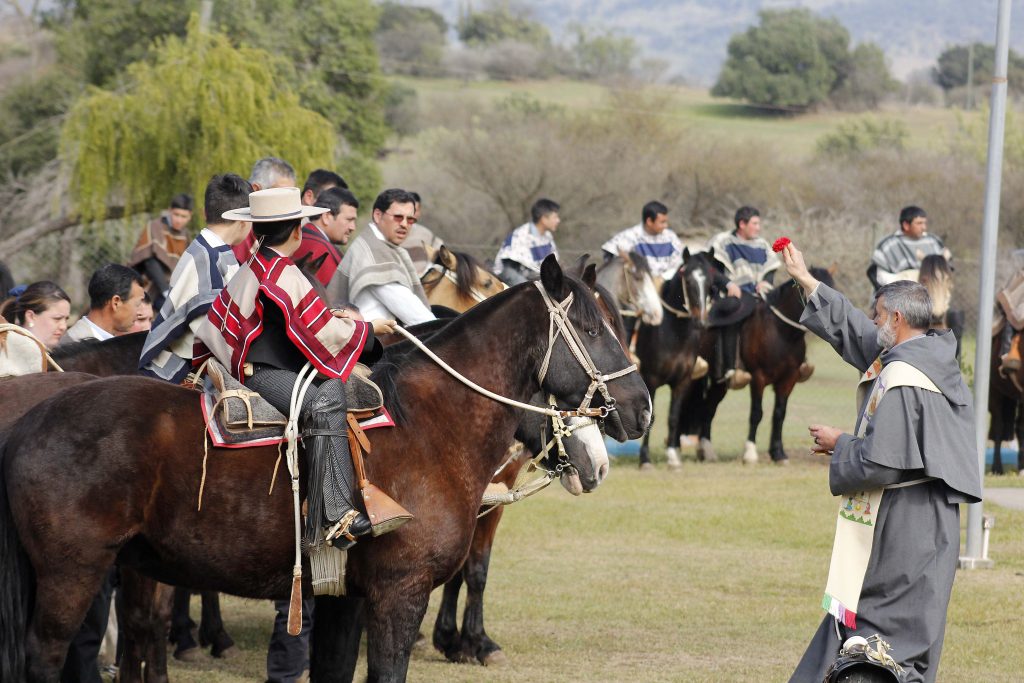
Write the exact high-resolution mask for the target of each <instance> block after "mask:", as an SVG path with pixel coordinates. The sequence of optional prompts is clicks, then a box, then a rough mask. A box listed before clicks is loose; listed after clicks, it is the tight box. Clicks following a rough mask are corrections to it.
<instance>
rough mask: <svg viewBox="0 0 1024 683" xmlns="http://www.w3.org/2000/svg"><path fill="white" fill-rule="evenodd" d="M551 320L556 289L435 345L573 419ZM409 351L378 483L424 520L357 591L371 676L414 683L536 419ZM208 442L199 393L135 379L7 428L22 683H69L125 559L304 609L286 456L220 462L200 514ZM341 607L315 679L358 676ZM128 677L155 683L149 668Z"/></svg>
mask: <svg viewBox="0 0 1024 683" xmlns="http://www.w3.org/2000/svg"><path fill="white" fill-rule="evenodd" d="M541 280H542V282H543V291H545V292H547V294H548V295H549V296H551V297H553V298H554V299H556V300H562V299H565V298H566V297H567V296H569V295H572V296H573V298H574V299H573V304H572V306H571V308H570V310H569V314H568V318H569V321H570V322H571V324H572V326H573V328H574V329H575V330H576V331H577V332H578V334H579V337H580V339H581V341H582V344H583V347H584V348H585V349H586V350H587V352H588V354H589V355H590V356H591V358H592V359H593V361H594V364H595V365H596V366H597V367H599V368H600V369H601V370H602V371H603V372H614V371H617V370H620V369H622V368H624V367H625V366H626V365H627V363H628V361H627V360H626V358H625V357H624V354H623V353H622V350H621V348H620V347H619V346H618V342H617V340H615V339H614V337H613V335H611V334H608V333H607V332H606V330H605V327H604V323H603V321H602V320H601V318H600V315H599V314H598V312H597V310H596V307H595V305H594V303H593V301H592V299H591V298H590V294H589V292H588V290H587V289H586V288H585V287H584V286H582V285H580V284H579V283H577V282H575V281H573V280H570V279H568V278H565V277H564V276H563V274H562V272H561V270H560V269H559V267H558V266H557V263H555V261H554V260H553V259H548V260H547V261H546V262H545V264H544V267H543V268H542V278H541ZM513 321H514V323H513ZM549 323H550V315H549V311H548V308H547V307H546V305H545V303H544V299H543V296H542V294H541V292H539V291H538V288H537V287H535V286H533V285H532V284H527V285H523V286H520V287H517V288H513V289H512V290H509V291H508V292H504V293H503V294H501V295H498V296H497V297H495V298H494V299H491V300H488V301H487V302H485V303H483V304H481V305H480V306H478V307H477V308H475V309H473V310H472V311H470V312H468V313H466V314H464V315H463V316H460V318H458V319H456V320H455V321H453V322H452V323H451V324H449V325H448V326H447V327H446V328H445V330H443V331H442V332H440V333H439V334H438V335H436V336H435V337H434V339H433V340H432V348H433V349H434V350H435V351H436V352H437V353H438V354H439V355H440V356H441V357H442V358H445V359H447V360H448V361H449V362H450V363H451V364H452V365H453V366H455V367H456V368H457V369H459V370H460V371H461V372H463V373H465V374H466V375H468V376H470V377H471V378H473V379H474V380H476V381H479V382H482V383H484V384H486V385H487V387H488V388H490V389H491V390H494V391H497V392H499V393H500V394H502V395H505V396H509V397H512V398H515V399H517V400H525V399H527V398H528V397H529V396H531V395H532V394H534V393H536V391H537V390H538V389H541V388H542V389H543V390H544V391H546V392H549V393H551V394H552V395H554V396H555V398H556V399H557V400H558V402H559V405H561V406H564V407H566V408H571V407H575V406H577V405H580V403H581V402H582V401H583V400H584V397H585V395H586V393H587V390H588V388H590V387H591V386H592V382H591V377H590V375H588V374H587V373H586V372H585V371H584V370H583V369H582V367H581V366H580V364H579V363H577V361H576V359H575V357H574V356H573V355H572V354H571V353H570V351H569V349H568V347H567V346H566V344H565V343H564V342H563V341H561V338H559V339H558V340H556V342H555V344H554V345H553V347H551V362H550V365H549V368H548V372H547V374H546V376H545V377H544V378H543V379H542V380H538V373H539V371H540V369H541V368H542V366H543V364H544V359H545V357H546V353H547V350H548V348H549V346H548V329H549ZM403 347H405V345H399V346H397V347H392V348H391V349H389V350H388V351H387V352H386V354H385V359H384V362H383V367H381V368H380V369H378V370H377V371H376V372H375V373H374V377H375V379H376V381H377V383H378V384H379V385H381V386H382V387H383V388H384V389H385V394H386V402H387V404H388V405H389V407H391V408H392V412H393V413H394V415H395V416H396V418H397V421H398V426H397V427H395V428H392V429H388V430H375V433H372V435H371V441H372V444H373V452H372V454H371V455H370V457H369V459H368V463H367V464H368V468H369V470H370V472H369V473H370V476H371V478H372V479H373V480H374V481H375V482H376V483H377V484H378V485H379V486H381V488H383V489H384V490H386V491H388V492H389V493H390V494H391V495H393V496H395V497H396V498H397V499H398V500H401V501H402V503H403V505H405V506H406V507H407V508H408V509H410V510H411V511H412V512H413V513H414V514H415V515H416V519H415V520H414V521H412V522H410V523H409V524H406V525H405V526H404V527H402V528H401V529H399V530H398V531H396V532H393V533H391V534H388V535H386V536H383V537H380V538H377V539H373V540H372V541H368V542H364V543H360V544H359V545H357V546H356V548H355V549H354V550H353V551H352V552H351V553H350V554H349V561H348V572H347V577H346V584H347V589H348V592H349V594H350V595H361V596H365V598H366V603H365V607H366V620H367V625H368V632H369V651H368V652H369V679H370V680H371V681H401V680H405V677H406V673H407V668H408V661H409V652H410V649H411V647H412V644H413V641H414V639H415V635H416V628H417V626H418V625H419V622H420V620H421V619H422V616H423V612H424V610H425V608H426V602H427V597H428V595H429V592H430V589H431V587H432V586H434V585H437V584H439V583H441V582H442V581H444V580H445V579H447V578H448V577H449V576H451V575H452V574H453V573H454V572H455V571H456V570H457V569H458V568H459V566H460V564H461V562H462V560H463V558H464V557H465V554H466V553H467V552H468V549H469V545H470V540H471V534H472V531H473V528H474V525H475V517H476V511H477V509H478V507H479V501H480V499H481V495H482V493H483V490H484V488H485V486H486V484H487V482H488V481H489V480H490V478H491V476H492V474H493V472H494V471H495V470H496V469H497V467H498V465H499V464H500V461H501V459H502V457H503V456H504V453H505V449H506V447H507V445H508V443H509V442H510V440H511V438H512V436H513V434H514V432H515V429H516V427H517V426H518V423H519V418H520V415H519V411H516V410H513V409H510V408H508V407H506V406H504V405H501V404H499V403H497V402H494V401H492V400H490V399H488V398H486V397H484V396H482V395H480V394H477V393H476V392H474V391H472V390H470V389H468V388H466V387H464V386H463V385H461V384H459V383H457V382H456V381H455V380H453V379H452V378H450V377H449V376H448V375H447V373H445V372H444V371H443V370H441V369H440V368H439V367H438V366H437V365H435V364H434V363H433V362H432V361H429V360H428V359H426V358H425V357H424V356H423V355H422V354H421V353H419V352H418V351H414V350H412V349H410V348H403ZM607 388H608V391H609V392H610V397H611V398H613V399H615V402H616V411H615V412H614V413H613V415H614V416H615V418H616V419H614V420H612V419H609V420H607V428H608V430H609V432H610V433H611V434H612V435H613V436H615V437H617V438H619V439H624V438H632V437H636V436H639V435H640V434H642V433H643V431H644V430H646V428H647V426H648V423H649V420H650V397H649V395H648V394H647V392H646V390H645V388H644V387H643V384H642V382H641V381H640V379H639V378H638V377H635V376H634V375H625V376H622V377H619V378H617V379H614V380H612V381H610V382H609V383H608V384H607ZM599 396H600V395H599ZM602 403H603V398H598V399H596V400H595V405H597V406H600V405H601V404H602ZM203 429H204V426H203V422H202V416H201V413H200V411H199V409H198V406H197V401H196V398H195V395H194V393H193V392H190V391H188V390H185V389H181V388H178V387H174V386H170V385H168V384H166V383H162V382H158V381H154V380H148V379H144V378H134V377H124V378H122V377H118V378H109V379H100V380H96V381H94V382H88V383H86V384H82V385H79V386H77V387H72V388H70V389H68V390H66V391H65V392H63V393H62V394H60V395H58V396H56V397H54V398H51V399H48V400H46V401H44V402H43V403H41V404H40V405H38V406H37V407H35V408H34V409H33V410H31V411H30V412H29V413H28V414H26V415H25V416H24V417H23V418H22V419H21V420H19V421H18V423H17V424H15V425H14V426H13V427H12V428H11V430H10V432H8V433H7V435H6V439H5V442H4V452H3V463H2V464H3V481H2V482H0V495H2V496H3V498H4V499H3V500H2V501H0V515H2V519H0V544H2V545H3V548H2V552H0V572H2V575H3V578H4V581H3V582H2V583H0V591H2V597H0V610H2V614H0V623H3V624H4V628H3V630H0V638H2V639H3V642H0V661H2V665H0V666H2V667H3V668H2V669H0V671H3V673H4V674H5V675H4V680H5V681H7V680H12V681H20V680H22V679H23V678H26V677H27V678H28V679H29V680H32V681H51V680H54V679H55V678H56V675H57V671H59V668H60V665H61V661H62V659H63V656H64V651H65V650H66V647H67V641H68V640H69V639H70V637H71V635H72V634H73V632H74V630H75V628H77V624H78V622H79V621H80V619H81V615H82V614H83V613H84V611H85V607H86V605H87V602H88V601H89V600H90V599H91V597H92V595H93V593H94V591H95V589H96V586H98V585H99V583H100V580H101V579H102V573H103V572H104V571H105V568H106V567H108V566H109V565H110V564H111V563H113V562H114V561H115V559H116V560H117V561H118V562H119V563H120V564H122V565H123V566H132V567H136V568H138V569H139V570H141V571H142V572H143V573H145V574H147V575H149V576H150V577H152V578H154V579H156V580H159V581H163V582H166V583H171V584H175V585H184V586H190V587H193V588H206V589H211V590H221V591H225V592H231V593H235V594H239V595H243V596H248V597H253V598H283V597H286V596H287V595H288V593H289V590H290V584H291V571H290V570H291V563H292V552H291V551H292V546H293V542H294V535H293V532H292V524H293V522H292V517H291V500H290V498H291V496H290V492H288V491H287V488H288V487H287V486H284V485H280V486H277V487H275V490H274V493H273V495H270V496H268V495H266V491H267V488H266V487H267V485H268V483H269V478H270V473H271V472H272V471H273V464H274V462H275V460H276V459H277V449H276V448H262V449H248V450H247V451H243V452H233V451H230V450H220V449H211V451H210V454H209V465H208V469H207V479H206V486H205V491H206V493H205V497H204V500H203V508H202V512H199V511H197V509H196V500H197V495H198V487H199V481H200V477H201V475H202V463H203V449H202V431H203ZM574 465H576V466H577V469H579V472H580V478H581V481H582V482H583V486H584V487H585V488H592V487H593V486H595V485H596V483H597V480H598V474H597V473H596V472H593V471H592V470H591V469H590V468H591V467H592V465H591V464H590V463H587V462H579V463H574ZM58 558H59V559H58ZM306 588H307V590H308V588H309V586H308V582H307V586H306ZM126 597H127V596H126ZM30 600H31V601H30ZM343 602H344V601H343V600H339V599H336V598H334V599H332V598H318V600H317V618H316V622H315V627H314V636H313V639H314V648H313V676H314V677H315V678H316V679H317V680H344V678H345V677H344V674H345V673H346V672H343V671H341V670H340V668H337V667H335V666H334V665H335V664H336V663H337V662H338V661H340V660H342V659H343V658H344V657H345V656H346V654H347V648H348V647H350V646H351V645H352V640H351V639H350V638H348V635H349V633H348V631H347V630H346V629H348V628H349V627H350V625H351V623H352V620H351V619H350V617H351V614H350V613H348V612H347V610H346V608H345V606H344V605H342V604H340V603H343ZM138 612H139V613H145V610H144V609H139V610H138ZM132 626H134V625H132ZM123 673H124V677H125V678H126V679H128V680H138V679H139V678H141V676H140V672H138V671H134V670H132V671H125V672H123Z"/></svg>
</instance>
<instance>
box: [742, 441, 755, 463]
mask: <svg viewBox="0 0 1024 683" xmlns="http://www.w3.org/2000/svg"><path fill="white" fill-rule="evenodd" d="M757 461H758V455H757V444H755V443H754V442H753V441H748V442H747V443H746V444H745V445H744V447H743V464H744V465H753V464H755V463H756V462H757Z"/></svg>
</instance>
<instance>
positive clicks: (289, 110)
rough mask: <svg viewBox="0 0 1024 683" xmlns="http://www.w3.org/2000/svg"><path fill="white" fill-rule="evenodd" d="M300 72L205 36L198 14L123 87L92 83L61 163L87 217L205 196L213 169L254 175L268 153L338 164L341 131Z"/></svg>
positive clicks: (134, 69) (67, 130) (66, 136)
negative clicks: (304, 90)
mask: <svg viewBox="0 0 1024 683" xmlns="http://www.w3.org/2000/svg"><path fill="white" fill-rule="evenodd" d="M294 79H295V76H294V72H293V71H292V70H291V68H290V66H289V65H288V64H287V63H285V62H283V61H282V60H280V59H278V58H275V57H274V56H273V55H271V54H269V53H267V52H265V51H263V50H257V49H252V48H235V47H233V46H232V45H231V43H230V42H229V41H228V39H227V38H226V37H224V36H223V35H219V34H209V33H204V32H202V31H200V30H199V28H198V20H197V19H196V18H195V17H193V19H192V21H191V23H190V25H189V30H188V33H187V34H186V36H185V38H184V39H181V38H176V37H173V36H172V37H169V38H167V39H166V40H164V41H163V42H162V43H161V44H160V45H159V47H158V48H157V49H156V50H155V51H153V52H152V53H151V56H150V59H148V60H146V61H144V62H137V63H134V64H132V65H130V66H129V67H128V70H127V74H126V78H125V80H124V81H123V84H122V85H121V86H120V87H119V88H118V90H116V91H112V90H104V89H100V88H90V89H89V90H88V91H87V93H86V94H85V95H83V96H82V97H81V98H80V99H79V100H78V101H77V102H76V103H75V104H74V106H73V107H72V108H71V111H70V112H69V114H68V117H67V119H66V120H65V123H64V127H63V129H62V131H61V161H62V165H63V168H64V170H65V172H66V173H67V176H68V178H69V181H70V188H71V193H72V199H73V201H74V204H75V208H76V209H77V211H78V212H79V214H80V216H81V218H82V219H83V220H84V221H91V220H98V219H100V218H102V217H104V216H105V215H107V213H108V210H109V208H110V207H113V206H117V207H123V208H124V213H125V215H130V214H132V213H137V212H139V211H146V210H152V209H155V208H162V207H164V206H166V204H167V202H168V200H169V199H170V198H171V196H173V195H174V194H176V193H178V192H182V191H185V190H189V191H191V192H192V193H193V194H194V195H195V196H197V197H201V196H202V194H203V191H204V189H205V187H206V183H207V182H208V181H209V179H210V177H211V176H212V175H214V174H216V173H224V172H227V171H233V172H235V173H239V174H240V175H242V176H243V177H244V176H247V175H248V172H249V169H250V168H251V167H252V164H253V163H254V162H255V161H256V160H257V159H260V158H261V157H265V156H279V157H282V158H284V159H287V160H288V161H290V162H291V163H292V164H293V165H295V167H296V168H298V169H312V168H317V167H320V166H323V167H327V168H330V165H331V162H332V159H333V158H334V145H335V141H336V136H335V133H334V128H333V126H332V125H331V123H330V122H329V121H327V119H325V118H324V117H322V116H321V115H319V114H317V113H315V112H312V111H309V110H308V109H305V108H303V107H302V106H301V105H300V103H299V97H298V95H297V94H296V93H295V91H294V90H293V89H292V88H291V86H290V83H291V82H293V81H294Z"/></svg>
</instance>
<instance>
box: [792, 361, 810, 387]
mask: <svg viewBox="0 0 1024 683" xmlns="http://www.w3.org/2000/svg"><path fill="white" fill-rule="evenodd" d="M797 372H798V373H799V374H798V375H797V378H796V381H797V382H806V381H807V380H809V379H810V378H811V375H813V374H814V363H809V362H808V361H804V362H803V363H801V364H800V369H799V370H798V371H797Z"/></svg>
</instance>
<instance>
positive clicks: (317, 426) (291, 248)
mask: <svg viewBox="0 0 1024 683" xmlns="http://www.w3.org/2000/svg"><path fill="white" fill-rule="evenodd" d="M325 211H326V209H323V208H321V207H315V206H304V205H303V204H302V202H301V199H300V194H299V189H298V188H296V187H292V188H271V189H269V190H259V191H257V192H253V193H252V194H250V195H249V208H246V209H238V210H235V211H228V212H226V213H225V214H224V216H223V217H224V219H225V220H229V221H251V222H252V224H253V232H254V233H255V234H256V235H257V238H258V242H257V244H258V248H257V250H256V252H255V253H254V254H253V257H252V258H251V259H250V260H249V261H248V262H247V263H246V264H245V265H243V266H242V267H241V269H240V270H239V271H238V273H237V274H236V275H235V276H234V277H233V278H232V279H231V281H230V282H229V283H228V285H227V287H225V288H224V289H223V290H221V292H220V294H219V295H218V296H217V298H216V299H215V300H214V302H213V305H212V306H211V308H210V311H209V313H208V315H207V317H206V319H205V320H203V322H202V324H201V325H200V326H199V329H198V330H197V331H196V339H197V345H196V346H197V348H196V352H197V353H196V356H195V358H194V360H193V364H195V365H198V364H200V363H202V362H203V360H205V357H206V356H208V355H210V354H212V355H213V356H214V357H216V358H217V360H218V361H220V362H221V363H222V364H223V365H224V366H225V367H226V368H228V369H229V371H230V372H231V374H232V375H233V376H234V377H235V378H236V379H238V380H239V381H241V382H242V383H243V384H245V385H246V386H247V387H248V388H250V389H252V390H254V391H256V392H257V393H259V394H260V396H262V397H263V398H264V399H266V400H267V401H268V402H269V403H270V404H271V405H273V406H274V407H275V408H277V409H278V410H280V411H282V412H283V413H285V414H287V413H288V412H289V402H290V399H291V394H292V387H293V386H294V384H295V381H296V379H297V376H298V374H299V372H300V370H301V369H302V367H303V366H304V365H306V363H307V362H309V363H312V365H313V366H314V367H315V368H316V369H317V370H318V371H319V373H320V375H321V378H320V380H318V382H316V383H315V386H316V390H315V391H311V392H309V393H307V394H306V396H305V398H304V400H303V403H302V411H303V418H304V419H303V429H304V432H305V434H306V436H305V438H304V439H303V442H304V446H305V450H306V457H307V461H308V463H309V471H310V472H311V473H316V472H323V473H326V474H325V475H324V478H323V480H322V481H319V482H316V481H313V482H310V485H309V493H308V497H307V502H308V515H307V520H308V521H307V523H306V531H305V542H306V545H307V547H308V548H316V547H319V546H321V544H323V543H324V542H327V543H328V544H330V545H334V546H335V547H339V548H341V549H346V548H348V547H351V546H352V545H354V544H355V542H356V540H357V538H358V537H360V536H364V535H366V534H368V533H369V532H370V531H371V530H372V529H371V523H370V520H369V519H368V518H367V516H366V515H365V514H364V513H363V512H361V511H360V510H359V508H358V507H357V505H356V501H355V498H354V495H353V487H354V486H355V483H356V482H355V475H354V473H353V466H352V458H351V455H350V452H349V445H348V439H347V438H346V431H345V424H346V417H345V416H346V411H345V389H344V386H343V384H342V383H343V382H344V381H346V380H347V379H348V376H349V374H350V373H351V372H352V368H353V367H354V366H355V365H356V362H357V361H359V360H362V361H364V362H370V363H372V362H373V361H375V360H377V359H378V358H380V356H381V354H382V353H383V350H382V347H381V346H380V344H379V343H378V342H377V341H376V338H375V336H374V335H376V334H384V333H389V332H391V331H393V330H392V327H391V325H392V324H393V323H392V321H389V320H374V321H373V322H372V323H367V322H364V321H362V320H356V319H354V318H352V317H350V314H349V313H347V312H345V311H332V310H330V309H329V308H328V307H327V304H326V303H325V302H324V300H323V299H322V298H321V297H320V296H319V295H318V294H317V293H316V291H315V290H314V289H313V286H312V285H311V284H310V283H309V281H308V280H307V279H306V278H305V276H303V274H302V272H301V271H300V270H299V268H298V267H297V266H296V265H295V264H294V263H293V262H292V261H291V258H290V257H291V255H292V254H294V253H295V250H296V249H297V248H298V247H299V245H300V244H301V243H302V219H303V218H306V217H309V216H318V215H320V214H321V213H324V212H325ZM282 216H284V218H282ZM382 495H383V494H382ZM379 523H380V522H375V526H376V524H379ZM392 528H393V527H392ZM383 530H384V528H383V527H379V528H378V529H377V531H378V533H380V532H381V531H383ZM388 530H390V529H388Z"/></svg>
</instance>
